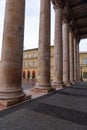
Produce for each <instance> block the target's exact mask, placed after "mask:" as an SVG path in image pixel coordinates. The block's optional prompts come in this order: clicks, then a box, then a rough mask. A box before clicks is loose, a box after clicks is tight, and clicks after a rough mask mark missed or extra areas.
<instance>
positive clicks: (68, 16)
mask: <svg viewBox="0 0 87 130" xmlns="http://www.w3.org/2000/svg"><path fill="white" fill-rule="evenodd" d="M70 19H71V17H70V15H68V14H66V13H63V23H69V22H70Z"/></svg>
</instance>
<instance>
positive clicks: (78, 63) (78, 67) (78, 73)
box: [77, 43, 80, 81]
mask: <svg viewBox="0 0 87 130" xmlns="http://www.w3.org/2000/svg"><path fill="white" fill-rule="evenodd" d="M77 80H78V81H80V59H79V43H77Z"/></svg>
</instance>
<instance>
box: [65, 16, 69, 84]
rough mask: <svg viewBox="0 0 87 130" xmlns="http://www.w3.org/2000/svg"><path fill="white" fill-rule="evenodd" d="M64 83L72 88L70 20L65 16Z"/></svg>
mask: <svg viewBox="0 0 87 130" xmlns="http://www.w3.org/2000/svg"><path fill="white" fill-rule="evenodd" d="M63 82H64V84H65V86H70V65H69V20H68V18H67V16H64V22H63Z"/></svg>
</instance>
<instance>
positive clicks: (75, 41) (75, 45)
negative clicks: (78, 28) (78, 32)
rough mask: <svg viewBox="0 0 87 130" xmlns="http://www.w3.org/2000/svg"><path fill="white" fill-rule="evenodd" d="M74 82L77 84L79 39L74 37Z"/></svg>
mask: <svg viewBox="0 0 87 130" xmlns="http://www.w3.org/2000/svg"><path fill="white" fill-rule="evenodd" d="M74 81H75V82H77V39H76V37H75V36H74Z"/></svg>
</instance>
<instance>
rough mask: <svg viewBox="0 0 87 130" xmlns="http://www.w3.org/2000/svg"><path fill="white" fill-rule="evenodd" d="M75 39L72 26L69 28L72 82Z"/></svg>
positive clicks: (72, 78)
mask: <svg viewBox="0 0 87 130" xmlns="http://www.w3.org/2000/svg"><path fill="white" fill-rule="evenodd" d="M73 52H74V40H73V30H72V27H70V28H69V58H70V82H71V83H72V84H73V83H74V53H73Z"/></svg>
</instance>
